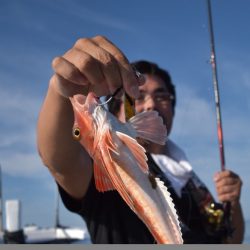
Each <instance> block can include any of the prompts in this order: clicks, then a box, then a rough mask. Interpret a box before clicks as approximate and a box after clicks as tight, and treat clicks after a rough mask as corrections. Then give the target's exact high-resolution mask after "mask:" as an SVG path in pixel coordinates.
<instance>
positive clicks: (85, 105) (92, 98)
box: [69, 92, 100, 114]
mask: <svg viewBox="0 0 250 250" xmlns="http://www.w3.org/2000/svg"><path fill="white" fill-rule="evenodd" d="M69 99H70V101H71V103H72V105H73V106H74V108H75V109H76V110H78V111H80V112H86V111H87V112H88V113H89V114H93V112H94V110H95V108H96V107H97V106H98V104H99V103H100V100H99V97H98V96H96V95H95V94H94V93H93V92H90V93H89V94H88V95H87V96H85V95H82V94H77V95H74V96H73V97H70V98H69Z"/></svg>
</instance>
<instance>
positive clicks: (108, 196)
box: [59, 178, 155, 244]
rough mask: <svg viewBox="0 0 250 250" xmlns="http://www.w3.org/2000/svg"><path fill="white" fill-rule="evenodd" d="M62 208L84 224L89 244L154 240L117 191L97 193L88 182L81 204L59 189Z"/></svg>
mask: <svg viewBox="0 0 250 250" xmlns="http://www.w3.org/2000/svg"><path fill="white" fill-rule="evenodd" d="M59 190H60V194H61V197H62V200H63V203H64V205H65V206H66V208H67V209H69V210H70V211H72V212H75V213H78V214H79V215H80V216H81V217H82V218H83V219H84V220H85V222H86V225H87V228H88V230H89V234H90V237H91V241H92V243H101V244H140V243H143V244H147V243H148V244H152V243H155V240H154V238H153V237H152V235H151V234H150V232H149V231H148V229H147V227H146V226H145V225H144V223H143V222H142V221H141V220H140V219H139V218H138V217H137V216H136V214H135V213H134V212H133V211H132V210H131V209H130V208H129V206H127V204H126V203H125V202H124V201H123V199H122V198H121V196H120V195H119V193H118V192H117V191H108V192H104V193H101V192H98V191H97V190H96V188H95V183H94V178H92V180H91V182H90V185H89V188H88V191H87V193H86V195H85V197H84V199H83V200H82V201H77V200H75V199H73V198H72V197H70V196H69V195H68V194H67V193H66V192H65V191H64V190H63V189H62V188H61V187H60V186H59Z"/></svg>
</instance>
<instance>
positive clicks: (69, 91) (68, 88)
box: [50, 74, 88, 98]
mask: <svg viewBox="0 0 250 250" xmlns="http://www.w3.org/2000/svg"><path fill="white" fill-rule="evenodd" d="M50 84H51V85H52V86H53V88H54V89H55V90H56V91H57V92H58V93H59V94H60V95H62V96H64V97H66V98H68V97H70V96H73V95H75V94H79V93H81V94H83V95H87V93H88V92H87V91H88V86H83V85H78V84H74V83H72V82H69V81H68V80H66V79H64V78H63V77H62V76H60V75H58V74H54V75H53V76H52V77H51V79H50Z"/></svg>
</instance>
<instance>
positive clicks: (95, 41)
mask: <svg viewBox="0 0 250 250" xmlns="http://www.w3.org/2000/svg"><path fill="white" fill-rule="evenodd" d="M52 67H53V69H54V71H55V74H54V75H53V76H52V78H51V85H52V86H53V87H54V88H55V89H56V90H57V92H59V94H60V95H62V96H65V97H69V96H72V95H74V94H76V93H83V94H87V93H88V92H89V91H92V92H94V93H95V94H96V95H97V96H103V95H108V94H113V93H114V92H115V91H116V90H117V89H118V88H119V87H121V86H122V87H123V88H124V90H125V91H126V92H127V93H128V94H129V95H130V96H131V97H134V98H136V97H137V96H138V95H139V90H138V81H137V79H136V76H135V73H134V70H133V69H132V68H131V66H130V64H129V61H128V59H127V58H126V57H125V55H124V54H123V53H122V52H121V51H120V50H119V49H118V48H117V47H116V46H115V45H114V44H113V43H111V42H110V41H109V40H108V39H106V38H105V37H103V36H96V37H94V38H83V39H79V40H78V41H77V42H76V43H75V45H74V46H73V47H72V48H71V49H70V50H68V51H67V52H66V53H65V54H64V55H63V56H59V57H56V58H54V60H53V62H52Z"/></svg>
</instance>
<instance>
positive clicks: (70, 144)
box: [38, 36, 244, 243]
mask: <svg viewBox="0 0 250 250" xmlns="http://www.w3.org/2000/svg"><path fill="white" fill-rule="evenodd" d="M52 66H53V69H54V71H55V74H54V75H53V76H52V78H51V81H50V84H49V88H48V93H47V96H46V98H45V101H44V104H43V107H42V109H41V113H40V116H39V121H38V149H39V153H40V155H41V158H42V160H43V162H44V164H45V165H46V166H47V167H48V169H49V170H50V172H51V174H52V175H53V176H54V178H55V180H56V182H57V183H58V186H59V190H60V193H61V196H62V199H63V201H64V204H65V206H66V207H67V208H68V209H69V210H71V211H73V212H76V213H78V214H80V215H81V216H82V217H83V218H84V219H85V221H86V224H87V227H88V229H89V232H90V235H91V239H92V242H93V243H154V239H153V237H152V235H151V234H150V233H149V231H148V229H147V228H146V227H145V225H144V224H143V223H142V222H141V221H140V219H139V218H138V217H137V216H136V215H135V214H134V213H133V212H132V211H131V210H130V208H129V207H128V206H127V205H126V203H125V202H124V201H123V200H122V199H121V197H120V196H119V194H118V193H117V192H116V191H112V192H105V193H99V192H98V191H97V190H96V189H95V185H94V181H93V168H92V165H93V162H92V159H91V158H90V156H89V155H88V153H87V152H86V151H85V150H84V149H83V148H82V146H81V145H80V144H79V143H78V142H76V141H74V140H73V138H72V134H71V131H72V126H73V119H74V118H73V110H72V106H71V104H70V101H69V99H68V97H69V96H72V95H74V94H77V93H84V94H87V93H88V92H89V91H93V92H94V93H95V94H96V95H98V96H103V95H108V94H113V93H114V92H115V91H116V90H117V88H119V87H121V86H122V87H123V89H124V90H125V91H126V92H127V93H128V94H129V95H130V96H131V97H133V98H135V99H137V100H136V109H137V111H138V112H141V111H143V110H148V109H155V110H157V111H158V112H159V114H160V115H161V116H162V117H163V120H164V122H165V124H166V126H167V129H168V131H169V132H170V131H171V126H172V119H173V115H174V103H175V94H174V93H171V92H170V91H171V90H170V89H169V88H168V87H167V85H166V84H165V79H164V78H162V77H161V76H160V75H154V74H150V73H149V74H146V81H145V83H144V85H142V84H143V82H140V81H138V79H137V78H136V76H135V74H134V70H133V68H132V67H131V65H130V63H129V62H128V60H127V59H126V57H125V56H124V55H123V53H122V52H121V51H120V50H119V49H118V48H117V47H116V46H115V45H114V44H112V43H111V42H110V41H108V40H107V39H106V38H104V37H101V36H97V37H94V38H91V39H80V40H78V41H77V42H76V44H75V45H74V46H73V48H71V49H70V50H69V51H67V52H66V53H65V54H64V55H63V56H61V57H57V58H55V59H54V60H53V63H52ZM139 70H140V69H139ZM142 73H144V72H142ZM146 73H147V72H146ZM139 85H142V86H139ZM139 89H140V91H139ZM173 145H174V144H173ZM173 147H174V146H173ZM147 150H148V152H149V153H151V154H152V158H154V157H155V159H151V162H152V163H151V165H153V164H154V163H153V160H155V161H157V155H166V156H167V155H169V151H168V150H169V148H168V147H162V146H159V145H157V144H149V145H147ZM155 165H156V164H155ZM151 169H152V172H154V174H159V175H161V177H162V178H164V175H163V174H162V171H160V170H159V167H157V166H155V167H151ZM167 182H168V179H167V178H165V184H166V185H169V184H171V183H170V182H169V183H167ZM169 186H170V187H171V185H169ZM216 187H217V192H218V195H219V199H220V201H222V202H224V201H228V202H230V203H231V212H232V224H233V226H234V228H235V231H234V234H233V237H232V239H231V241H232V242H235V243H240V242H241V241H242V237H243V230H244V229H243V228H244V226H243V218H242V213H241V207H240V203H239V198H240V190H241V181H240V179H239V177H238V176H237V175H235V174H233V173H232V172H230V171H225V172H223V173H218V174H217V175H216ZM182 188H183V187H182ZM182 188H181V189H182ZM181 189H180V188H179V191H181ZM173 193H174V192H173ZM176 200H177V199H176ZM178 212H179V214H181V211H178ZM236 221H237V223H236ZM184 224H185V223H183V229H184V231H185V230H186V232H187V233H186V235H188V234H190V232H191V234H192V236H190V237H189V236H187V240H186V242H187V243H195V242H199V241H198V238H197V237H196V239H194V238H192V237H193V235H194V234H193V233H192V230H190V228H188V226H187V225H184ZM185 228H186V229H185ZM185 237H186V236H185ZM215 238H216V239H215V240H214V239H213V238H210V239H211V241H210V242H211V243H212V242H213V243H215V242H218V241H220V239H217V237H215ZM206 240H207V238H206V237H204V240H203V241H201V242H206Z"/></svg>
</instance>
